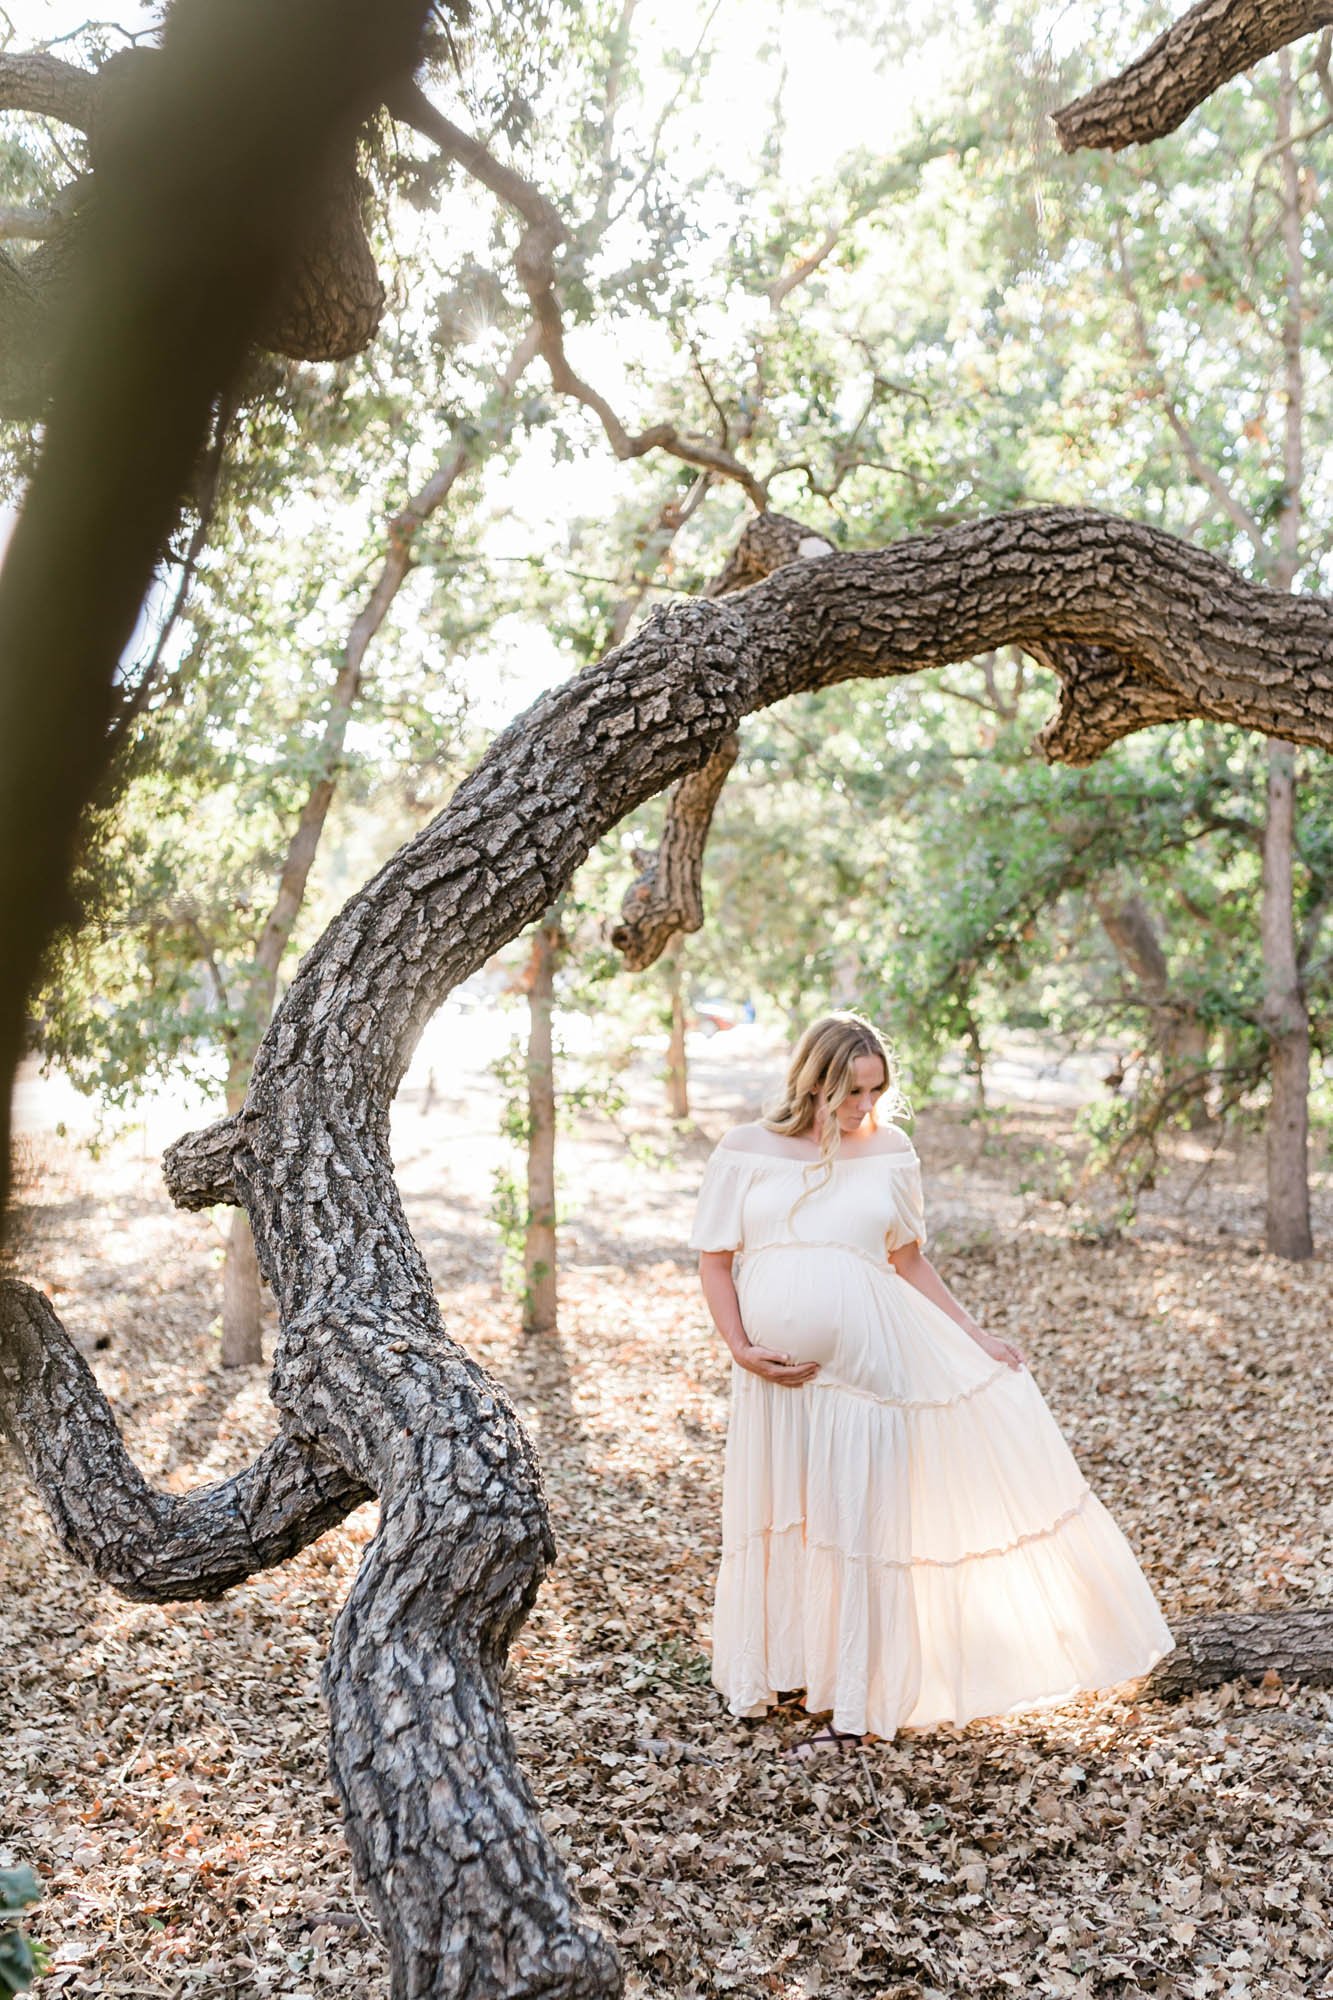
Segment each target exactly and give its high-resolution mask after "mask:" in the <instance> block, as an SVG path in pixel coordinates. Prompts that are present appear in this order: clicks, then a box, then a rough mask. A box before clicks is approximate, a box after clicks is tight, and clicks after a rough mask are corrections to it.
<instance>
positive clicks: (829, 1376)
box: [690, 1012, 1174, 1754]
mask: <svg viewBox="0 0 1333 2000" xmlns="http://www.w3.org/2000/svg"><path fill="white" fill-rule="evenodd" d="M905 1109H906V1107H905V1105H904V1103H903V1101H902V1098H901V1096H900V1094H899V1092H898V1089H897V1085H896V1082H895V1079H894V1073H893V1067H892V1063H891V1061H890V1056H889V1051H888V1049H887V1047H886V1045H885V1042H884V1040H883V1038H882V1036H881V1035H880V1034H879V1033H878V1031H877V1030H876V1029H875V1028H874V1027H873V1026H872V1025H871V1023H870V1022H869V1021H867V1020H864V1019H863V1018H862V1017H861V1016H860V1015H859V1014H855V1013H850V1012H839V1013H834V1014H828V1015H825V1016H824V1018H823V1019H822V1020H818V1021H815V1022H814V1023H813V1025H812V1026H811V1027H809V1028H808V1029H807V1030H806V1032H805V1033H804V1034H803V1035H802V1037H801V1039H800V1042H799V1043H798V1045H797V1048H796V1051H795V1054H794V1055H793V1057H792V1060H791V1065H790V1068H789V1070H788V1074H787V1081H786V1086H785V1089H784V1091H783V1094H782V1098H781V1100H780V1102H779V1103H778V1104H776V1105H775V1106H774V1107H773V1109H772V1110H771V1111H770V1112H769V1114H768V1115H767V1116H766V1117H765V1118H764V1119H763V1120H762V1121H761V1122H760V1123H758V1124H754V1125H740V1126H737V1127H736V1129H735V1130H734V1131H731V1132H728V1133H727V1135H726V1136H725V1138H724V1139H723V1140H722V1142H721V1144H720V1145H719V1146H717V1147H716V1148H715V1149H714V1151H713V1153H712V1155H711V1157H710V1159H709V1161H708V1165H707V1168H706V1170H705V1173H704V1179H703V1185H702V1188H701V1190H700V1194H699V1201H698V1208H697V1212H696V1216H695V1222H694V1228H693V1230H692V1232H691V1235H690V1246H691V1248H692V1249H695V1250H698V1251H699V1253H700V1255H699V1274H700V1281H701V1283H702V1285H703V1291H704V1297H705V1299H706V1300H707V1303H708V1308H709V1311H710V1312H711V1314H712V1317H713V1320H714V1322H715V1324H716V1326H717V1329H718V1331H719V1333H720V1334H721V1335H722V1338H723V1339H724V1340H725V1341H726V1343H727V1346H728V1348H729V1349H730V1351H731V1355H732V1363H733V1365H732V1371H731V1389H732V1398H731V1415H730V1422H729V1426H728V1431H727V1447H726V1460H725V1470H724V1475H723V1498H722V1558H721V1563H720V1566H719V1569H718V1574H717V1585H716V1593H715V1600H714V1614H713V1681H714V1685H715V1686H716V1687H717V1688H718V1689H719V1691H720V1692H721V1693H722V1695H723V1696H724V1697H725V1699H726V1701H727V1705H728V1707H729V1708H730V1710H731V1712H732V1713H733V1714H735V1715H748V1716H757V1715H763V1714H765V1713H766V1712H767V1710H768V1709H769V1708H770V1707H771V1706H772V1705H773V1704H774V1703H775V1702H777V1701H779V1700H781V1699H784V1698H785V1696H784V1694H783V1690H787V1691H789V1692H799V1693H803V1694H804V1702H805V1707H806V1709H807V1710H808V1711H809V1712H810V1713H811V1714H812V1715H814V1714H821V1713H823V1712H825V1711H827V1712H829V1714H830V1721H829V1723H828V1725H827V1727H825V1728H824V1729H821V1730H819V1731H818V1732H817V1733H816V1734H815V1735H814V1736H812V1737H810V1738H808V1739H806V1741H805V1743H803V1744H801V1745H799V1746H798V1754H805V1753H808V1752H813V1751H814V1750H816V1749H823V1748H825V1747H829V1748H832V1749H835V1750H837V1751H839V1752H840V1751H841V1750H842V1748H843V1746H844V1745H845V1744H846V1743H848V1742H856V1741H858V1740H859V1739H860V1738H861V1737H862V1736H864V1735H866V1734H870V1735H874V1736H880V1737H886V1738H890V1737H892V1736H893V1735H894V1734H895V1733H896V1732H897V1731H898V1730H899V1729H903V1728H909V1729H913V1730H919V1729H928V1728H930V1727H932V1726H934V1725H936V1724H940V1723H950V1724H954V1725H957V1726H961V1725H962V1724H963V1723H966V1722H969V1721H972V1720H973V1719H975V1718H976V1717H978V1716H994V1715H1002V1714H1006V1713H1009V1712H1011V1711H1013V1710H1015V1709H1022V1708H1036V1707H1044V1706H1046V1705H1048V1704H1051V1703H1054V1702H1059V1701H1065V1700H1068V1699H1069V1698H1070V1697H1071V1696H1073V1695H1075V1694H1077V1693H1079V1692H1080V1691H1082V1690H1085V1689H1093V1688H1101V1687H1108V1686H1112V1685H1115V1684H1116V1683H1118V1682H1120V1681H1124V1680H1128V1679H1130V1678H1131V1677H1134V1676H1137V1675H1139V1674H1142V1673H1145V1672H1146V1671H1147V1669H1148V1668H1149V1667H1150V1666H1152V1664H1153V1663H1154V1661H1156V1660H1159V1659H1161V1658H1162V1656H1163V1655H1164V1654H1165V1653H1168V1652H1169V1651H1170V1650H1171V1648H1172V1645H1173V1643H1174V1642H1173V1640H1172V1637H1171V1634H1170V1632H1169V1631H1168V1630H1167V1627H1166V1625H1165V1623H1164V1621H1163V1618H1162V1614H1161V1612H1160V1610H1159V1609H1158V1606H1157V1602H1156V1600H1155V1598H1154V1596H1153V1593H1152V1591H1151V1589H1150V1587H1149V1585H1148V1583H1147V1580H1146V1578H1145V1577H1144V1575H1143V1573H1142V1571H1141V1570H1140V1568H1139V1565H1138V1562H1137V1561H1136V1559H1135V1557H1134V1555H1133V1553H1132V1551H1131V1549H1130V1547H1129V1544H1128V1543H1127V1542H1126V1540H1125V1538H1124V1536H1123V1535H1122V1533H1121V1532H1120V1529H1119V1528H1118V1527H1117V1526H1116V1524H1115V1522H1114V1521H1113V1520H1112V1518H1111V1516H1110V1514H1109V1513H1108V1512H1107V1511H1106V1509H1105V1508H1104V1507H1103V1505H1102V1504H1101V1502H1100V1501H1099V1500H1098V1499H1097V1498H1096V1496H1095V1495H1094V1494H1093V1492H1092V1491H1091V1489H1090V1487H1089V1485H1088V1482H1087V1480H1086V1479H1085V1478H1084V1477H1083V1474H1082V1472H1081V1471H1080V1470H1079V1467H1078V1465H1077V1463H1076V1462H1075V1460H1074V1457H1073V1455H1072V1453H1071V1452H1070V1450H1069V1447H1068V1445H1067V1444H1066V1443H1065V1441H1064V1438H1063V1437H1062V1435H1061V1433H1060V1430H1059V1427H1058V1426H1057V1424H1056V1422H1055V1419H1054V1417H1053V1416H1052V1415H1051V1412H1050V1410H1049V1409H1048V1408H1047V1405H1046V1402H1045V1400H1044V1398H1043V1397H1042V1394H1041V1391H1040V1390H1039V1389H1038V1387H1037V1385H1036V1383H1035V1381H1034V1380H1033V1378H1032V1376H1031V1374H1030V1373H1029V1371H1028V1368H1027V1366H1026V1363H1025V1361H1024V1358H1023V1355H1022V1353H1021V1352H1020V1350H1019V1349H1018V1348H1017V1347H1015V1346H1014V1344H1013V1342H1012V1341H1008V1340H1002V1339H1000V1338H998V1337H997V1336H995V1335H992V1334H989V1333H986V1332H985V1331H984V1330H983V1329H982V1328H981V1327H980V1326H978V1325H977V1322H976V1321H975V1320H974V1319H973V1318H972V1316H971V1314H970V1313H969V1312H967V1311H966V1309H965V1308H964V1307H963V1306H961V1305H960V1304H959V1302H958V1300H957V1299H955V1297H954V1296H953V1293H952V1292H951V1291H950V1290H949V1288H948V1286H947V1285H946V1284H945V1282H944V1280H943V1279H942V1278H941V1277H940V1275H939V1273H938V1272H937V1271H936V1270H935V1268H934V1266H933V1264H932V1263H931V1262H930V1260H929V1258H928V1257H927V1256H926V1255H925V1245H926V1227H925V1220H924V1214H923V1208H922V1196H921V1168H920V1162H919V1161H918V1159H917V1156H916V1153H915V1151H914V1149H913V1147H912V1144H911V1142H910V1140H909V1139H908V1138H907V1137H906V1135H905V1134H904V1133H903V1132H902V1131H901V1130H900V1129H899V1128H898V1127H897V1126H896V1125H894V1124H892V1123H885V1124H881V1123H880V1122H879V1118H878V1116H877V1112H883V1111H885V1110H887V1111H888V1113H889V1116H890V1118H892V1117H893V1116H896V1115H901V1113H902V1112H903V1111H904V1110H905Z"/></svg>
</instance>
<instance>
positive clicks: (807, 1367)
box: [731, 1340, 819, 1389]
mask: <svg viewBox="0 0 1333 2000" xmlns="http://www.w3.org/2000/svg"><path fill="white" fill-rule="evenodd" d="M731 1358H732V1360H733V1361H734V1362H735V1363H736V1365H737V1366H738V1367H740V1368H746V1369H748V1370H749V1372H750V1374H751V1375H761V1376H762V1377H763V1379H764V1381H765V1382H777V1383H779V1384H780V1385H781V1386H782V1387H783V1388H784V1389H799V1388H800V1387H801V1384H802V1383H803V1382H808V1381H809V1380H810V1377H811V1376H812V1375H817V1374H818V1373H819V1363H818V1362H817V1361H796V1360H794V1359H793V1357H792V1356H791V1355H790V1354H779V1353H777V1351H776V1350H775V1349H774V1348H771V1347H756V1346H755V1344H754V1342H753V1341H752V1340H751V1341H747V1342H746V1344H745V1346H744V1347H733V1348H732V1350H731Z"/></svg>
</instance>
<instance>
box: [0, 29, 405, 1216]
mask: <svg viewBox="0 0 1333 2000" xmlns="http://www.w3.org/2000/svg"><path fill="white" fill-rule="evenodd" d="M429 7H430V0H376V4H375V5H373V6H370V5H367V4H366V0H285V4H284V5H283V6H282V7H281V8H279V9H277V10H275V9H274V8H273V7H272V6H271V5H270V4H267V0H230V4H228V5H227V6H225V7H217V6H212V5H208V4H204V0H182V4H178V5H177V6H175V7H173V8H172V10H171V13H170V16H169V18H168V21H167V26H166V29H165V31H164V35H163V41H162V47H161V49H160V50H157V51H154V53H153V62H152V70H151V77H150V82H151V88H149V87H145V89H144V90H143V91H142V92H140V91H139V90H138V89H137V87H136V89H135V90H134V91H133V93H132V96H133V109H134V114H135V115H134V116H133V117H120V118H112V119H111V120H109V121H108V129H107V130H105V131H104V132H103V133H102V135H101V138H100V141H99V146H100V164H99V166H98V170H97V176H96V179H97V184H98V186H97V205H96V213H95V215H93V216H90V217H89V218H88V221H87V227H86V228H83V229H81V230H80V232H79V236H78V241H77V243H76V244H75V245H74V246H72V248H71V253H70V254H71V268H70V272H69V277H68V283H67V285H66V286H65V287H64V289H63V291H62V301H63V303H62V308H61V310H60V312H59V313H58V314H57V315H56V316H55V319H54V321H53V323H52V326H51V328H50V329H49V337H48V344H49V347H50V351H51V354H52V357H53V358H52V376H51V382H52V387H51V401H50V407H49V410H48V413H47V417H46V422H45V430H44V437H43V448H42V454H41V458H40V460H39V462H38V465H37V468H36V470H35V472H34V474H33V476H32V480H31V483H30V485H29V488H28V492H27V495H26V498H25V504H24V508H23V512H22V515H21V516H20V518H19V521H18V523H17V525H16V527H15V530H14V534H13V538H12V540H11V541H10V544H9V548H8V551H7V552H6V556H5V562H4V569H3V572H2V573H0V856H4V857H5V858H6V862H7V864H8V865H7V866H6V867H5V868H4V869H3V871H0V937H2V938H3V939H4V944H5V949H4V952H3V954H0V1215H3V1211H4V1206H5V1195H6V1187H7V1177H8V1155H9V1095H10V1084H11V1079H12V1076H13V1072H14V1069H15V1067H16V1066H17V1063H18V1060H19V1055H20V1052H21V1049H22V1046H23V1027H24V1010H25V1007H26V1005H27V999H28V995H29V993H30V992H31V991H32V988H33V986H34V985H35V983H36V978H37V972H38V966H39V963H40V958H41V954H42V952H43V950H44V949H45V947H46V944H47V940H48V939H49V937H50V936H51V934H52V932H53V930H54V929H55V928H56V927H57V925H58V924H59V923H60V922H62V921H63V920H64V919H65V918H66V916H67V915H68V910H67V906H66V902H65V896H66V889H65V884H66V882H67V880H68V876H69V868H70V859H71V851H72V845H73V842H74V839H75V834H76V829H77V826H78V822H79V817H80V815H81V813H82V812H83V809H84V807H85V805H86V803H87V801H88V800H89V798H90V797H91V796H92V795H93V793H94V791H95V790H96V788H97V786H98V784H99V782H100V779H101V777H102V775H103V773H104V772H105V770H106V767H107V758H108V755H109V745H110V731H109V722H110V718H111V714H112V710H113V706H114V697H113V686H114V676H115V672H116V667H117V662H118V660H119V659H120V656H121V654H122V653H123V651H124V649H125V646H126V644H127V643H128V641H129V638H130V636H131V633H132V632H133V629H134V623H135V619H136V617H137V616H138V613H139V607H140V606H141V604H142V603H143V601H144V597H145V594H146V592H147V590H148V586H149V584H150V582H151V579H152V576H153V572H154V569H155V567H156V564H157V562H158V559H159V556H160V554H161V552H162V550H163V548H164V547H165V546H166V543H167V540H168V537H169V534H170V530H171V527H172V525H173V523H174V522H175V520H176V518H177V516H178V513H179V508H180V502H181V496H182V494H183V493H184V492H185V490H186V489H187V488H188V485H189V482H190V477H191V472H192V469H193V467H194V465H195V462H196V459H197V456H198V453H199V450H200V446H201V444H202V442H203V440H204V438H205V436H206V434H207V431H208V424H209V418H210V413H211V411H212V409H213V406H214V403H215V401H216V399H217V398H218V397H219V396H220V395H222V394H224V393H225V391H226V390H227V388H228V386H229V385H230V384H231V382H232V381H233V380H234V379H235V377H236V376H237V374H238V372H239V370H240V368H241V366H242V364H243V362H244V360H245V357H246V355H247V353H248V351H249V349H250V346H251V343H252V341H253V339H254V337H255V334H256V332H257V330H258V328H259V327H260V325H261V324H262V322H263V318H264V315H265V312H266V311H267V309H268V307H269V305H270V302H271V300H272V299H273V297H274V296H275V295H276V294H278V293H279V292H280V291H281V288H282V285H283V281H284V278H285V277H286V276H287V275H288V273H289V271H290V269H291V267H292V264H293V262H294V260H296V259H297V258H298V257H299V256H300V254H301V252H302V251H303V250H304V249H305V248H306V247H307V246H308V243H309V229H310V222H311V216H312V214H317V213H318V212H319V204H320V201H321V198H322V194H323V191H324V189H325V187H326V185H327V177H328V173H329V171H330V170H331V168H332V167H333V166H334V165H335V164H336V162H337V161H338V160H339V159H341V158H343V157H345V155H346V149H347V148H348V146H349V145H350V144H351V143H352V141H353V138H354V135H355V133H356V131H357V130H358V129H359V127H360V126H361V124H362V123H363V122H364V120H365V118H366V117H367V116H369V115H370V113H371V112H372V111H373V110H374V108H375V107H376V105H377V104H378V103H380V102H381V101H382V99H383V97H384V95H385V93H386V92H387V90H388V89H389V88H390V87H391V84H392V82H393V80H394V79H395V78H398V77H400V76H402V75H408V74H410V73H411V71H412V68H413V66H414V64H415V61H416V58H417V51H418V46H419V40H420V33H421V29H422V26H423V24H424V22H425V19H426V16H427V14H428V12H429ZM35 60H37V68H36V69H35V70H34V71H32V73H31V74H30V76H29V80H28V87H29V89H30V91H36V90H38V89H39V88H40V89H51V88H61V87H65V86H69V87H70V88H83V86H82V85H70V83H69V79H68V78H67V77H66V78H63V79H62V78H61V77H60V76H59V75H58V74H57V72H58V71H60V70H63V69H65V68H67V67H68V66H67V65H62V64H54V65H53V64H52V62H51V60H50V59H49V58H47V59H35ZM43 61H44V63H45V67H44V68H43V66H42V63H43ZM15 268H16V267H15V266H13V265H12V264H11V263H9V261H8V260H6V259H4V258H3V256H0V277H3V276H4V274H5V272H6V271H12V270H14V269H15ZM8 310H9V308H8V305H7V303H6V290H5V285H4V284H3V283H0V352H3V350H4V348H5V343H6V337H7V334H8V332H9V327H8V324H7V315H8ZM90 329H95V330H96V336H95V337H92V335H91V334H90V331H89V330H90ZM71 577H75V578H77V579H78V588H77V589H71V588H70V578H71ZM19 857H22V863H21V865H20V863H19Z"/></svg>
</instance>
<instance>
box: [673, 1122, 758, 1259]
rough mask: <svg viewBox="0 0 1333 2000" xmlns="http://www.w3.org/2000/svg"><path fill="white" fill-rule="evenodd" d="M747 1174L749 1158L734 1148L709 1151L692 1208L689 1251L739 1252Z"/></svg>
mask: <svg viewBox="0 0 1333 2000" xmlns="http://www.w3.org/2000/svg"><path fill="white" fill-rule="evenodd" d="M751 1171H752V1169H751V1165H750V1157H749V1155H747V1154H745V1153H742V1152H739V1151H738V1150H737V1149H736V1148H735V1147H734V1146H715V1147H714V1148H713V1151H712V1153H711V1154H710V1155H709V1159H708V1165H707V1166H706V1167H705V1168H704V1177H703V1181H702V1183H701V1185H700V1188H699V1199H698V1202H697V1203H696V1205H695V1210H694V1226H693V1227H692V1228H691V1230H690V1239H689V1244H690V1249H691V1250H739V1249H740V1247H741V1244H742V1243H743V1241H744V1237H745V1231H744V1227H743V1224H742V1220H741V1214H742V1210H743V1208H744V1206H745V1190H746V1189H747V1187H748V1186H749V1185H750V1175H751Z"/></svg>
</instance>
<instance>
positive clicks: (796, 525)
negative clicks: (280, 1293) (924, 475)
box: [609, 510, 833, 1115]
mask: <svg viewBox="0 0 1333 2000" xmlns="http://www.w3.org/2000/svg"><path fill="white" fill-rule="evenodd" d="M832 553H833V544H832V542H829V541H826V540H825V538H824V537H823V535H817V534H815V532H814V530H813V529H811V528H807V527H806V526H805V525H804V524H803V523H802V522H800V521H794V520H793V519H792V518H791V516H790V515H789V514H774V513H770V512H769V511H767V510H765V511H763V512H761V513H759V514H756V515H754V516H753V517H752V519H750V520H749V521H747V522H746V524H745V527H744V529H743V531H742V533H741V536H740V539H739V540H738V541H737V543H736V546H735V548H734V549H733V550H732V552H731V555H730V556H729V557H728V559H727V561H726V563H725V565H724V567H723V568H722V569H721V571H720V572H719V573H718V575H717V576H716V577H715V578H714V580H713V582H712V583H711V584H710V585H709V588H708V593H707V594H708V596H709V597H727V596H729V595H730V594H731V592H732V591H734V590H744V589H746V588H747V587H748V585H750V584H752V583H758V582H759V581H760V580H761V579H762V578H763V577H766V576H769V575H771V574H772V572H773V571H774V570H775V569H780V568H781V567H782V566H783V564H784V563H790V562H812V561H817V560H818V559H819V558H820V557H823V556H828V555H832ZM740 747H741V746H740V738H739V737H738V736H736V735H734V734H733V735H730V736H727V737H724V738H723V740H722V742H721V743H720V744H719V745H718V747H717V749H716V750H715V751H714V752H713V754H712V756H711V757H710V758H709V760H708V762H707V763H706V764H705V765H704V767H703V769H702V770H700V771H691V772H690V774H689V776H688V777H685V778H682V779H681V781H680V783H679V784H678V785H677V786H676V787H675V788H674V790H673V791H672V792H671V794H670V796H669V798H668V799H667V803H666V813H665V817H664V820H663V826H662V837H661V839H660V841H659V842H658V845H657V851H656V853H655V854H653V855H652V856H651V857H650V859H649V861H648V863H647V865H646V866H645V867H644V868H642V869H641V870H640V873H639V874H638V876H637V877H636V878H635V880H634V881H633V882H631V883H630V886H629V888H628V889H627V890H626V891H625V895H624V900H623V901H622V903H621V909H620V922H619V923H618V924H616V925H615V926H614V928H613V929H612V930H611V931H610V933H609V937H610V942H611V943H612V944H613V945H614V947H615V949H616V950H617V951H618V952H619V953H620V954H621V956H622V957H623V958H624V960H625V964H626V966H627V968H628V969H629V970H630V971H631V972H642V971H643V970H644V969H645V968H646V967H647V966H650V965H652V964H653V963H654V962H655V961H656V960H657V959H658V958H660V957H661V955H662V953H663V951H664V950H665V949H666V947H667V945H668V944H669V943H670V941H671V939H672V938H673V937H675V936H676V935H677V934H678V933H680V932H682V931H697V930H700V929H702V927H703V920H704V900H703V867H704V849H705V847H706V846H707V844H708V829H709V827H710V826H711V825H712V823H713V813H714V811H715V809H716V806H717V802H718V800H719V799H720V798H721V796H722V787H723V786H724V785H725V784H726V782H727V774H728V773H729V772H730V770H731V767H732V765H733V764H734V763H735V762H736V759H737V757H738V756H739V755H740ZM682 1051H683V1042H682ZM681 1115H685V1114H681Z"/></svg>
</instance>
